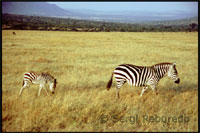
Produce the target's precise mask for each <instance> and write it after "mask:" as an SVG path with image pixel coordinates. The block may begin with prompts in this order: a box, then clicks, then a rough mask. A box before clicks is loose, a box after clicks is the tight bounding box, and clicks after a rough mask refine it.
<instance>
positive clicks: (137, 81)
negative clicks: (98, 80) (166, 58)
mask: <svg viewBox="0 0 200 133" xmlns="http://www.w3.org/2000/svg"><path fill="white" fill-rule="evenodd" d="M113 75H114V77H115V79H116V83H117V85H116V89H117V92H116V94H117V96H118V98H119V89H120V88H121V87H122V86H123V85H124V84H125V83H126V82H127V83H128V84H129V85H131V86H144V88H143V90H142V92H141V94H140V96H142V95H143V93H144V91H145V90H146V89H147V88H148V86H150V87H151V88H152V90H153V91H155V88H156V86H157V84H158V82H159V80H160V79H161V78H163V77H164V76H165V75H167V76H168V77H170V78H171V79H172V80H174V81H175V83H179V82H180V79H179V78H178V77H177V76H178V72H177V70H176V64H175V63H160V64H155V65H153V66H150V67H147V66H135V65H131V64H121V65H119V66H117V67H116V68H115V70H114V72H113V73H112V76H111V78H110V80H109V82H108V84H107V90H109V89H110V87H111V85H112V78H113Z"/></svg>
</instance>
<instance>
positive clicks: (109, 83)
mask: <svg viewBox="0 0 200 133" xmlns="http://www.w3.org/2000/svg"><path fill="white" fill-rule="evenodd" d="M112 79H113V73H112V75H111V78H110V80H109V81H108V84H107V90H108V91H109V90H110V87H111V85H112Z"/></svg>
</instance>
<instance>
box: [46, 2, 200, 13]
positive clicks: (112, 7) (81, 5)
mask: <svg viewBox="0 0 200 133" xmlns="http://www.w3.org/2000/svg"><path fill="white" fill-rule="evenodd" d="M49 3H53V4H56V5H58V6H60V7H62V8H65V9H67V8H69V9H92V10H102V11H121V10H141V11H144V10H145V11H155V10H157V11H186V12H190V13H196V14H197V13H198V2H49Z"/></svg>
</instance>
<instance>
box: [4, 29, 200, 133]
mask: <svg viewBox="0 0 200 133" xmlns="http://www.w3.org/2000/svg"><path fill="white" fill-rule="evenodd" d="M12 32H13V31H6V30H3V31H2V130H3V131H166V132H167V131H197V130H198V33H184V32H176V33H173V32H172V33H161V32H157V33H153V32H152V33H150V32H149V33H142V32H141V33H136V32H132V33H120V32H110V33H109V32H107V33H105V32H98V33H91V32H90V33H89V32H81V33H80V32H59V31H15V32H16V34H17V35H16V36H14V35H12ZM160 62H176V63H177V70H178V72H179V77H180V79H181V80H180V81H181V82H180V84H179V85H177V84H174V82H173V81H172V80H171V79H169V78H167V77H165V78H163V79H162V80H161V81H160V82H159V85H158V87H157V91H158V95H155V94H154V93H152V91H151V90H150V89H149V90H147V91H146V92H145V93H144V95H143V97H139V94H140V92H141V89H142V88H140V87H131V86H128V85H127V84H125V85H124V86H123V87H122V89H121V91H120V95H121V99H119V100H117V99H116V97H115V87H114V85H113V86H112V88H111V90H110V91H107V90H106V84H107V82H108V80H109V79H110V76H111V73H112V71H113V69H114V68H115V67H116V66H117V65H119V64H122V63H130V64H135V65H145V66H150V65H153V64H156V63H160ZM26 71H37V72H49V73H51V74H52V75H53V76H54V77H55V78H56V79H57V81H58V85H57V88H56V92H55V94H54V95H51V96H48V95H47V94H46V92H45V91H44V90H42V91H41V95H40V97H37V92H38V89H39V86H37V85H33V86H31V87H30V88H27V89H25V90H24V92H23V94H22V96H21V97H19V96H18V93H19V90H20V88H21V86H22V79H23V73H24V72H26ZM144 115H146V116H148V121H147V120H144V118H143V117H144ZM136 116H137V117H136ZM156 117H157V118H158V117H160V118H162V120H160V121H158V119H157V121H156V119H154V120H153V118H156ZM170 117H173V118H171V119H170ZM134 118H135V119H134ZM136 118H137V119H136ZM165 118H166V119H168V118H169V119H168V121H166V119H165ZM179 118H180V119H179ZM172 119H173V120H172ZM181 119H182V120H181ZM134 120H135V122H134Z"/></svg>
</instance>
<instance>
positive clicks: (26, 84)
mask: <svg viewBox="0 0 200 133" xmlns="http://www.w3.org/2000/svg"><path fill="white" fill-rule="evenodd" d="M27 86H28V83H27V82H25V83H24V85H23V87H22V88H21V89H20V91H19V96H21V95H22V92H23V90H24V88H26V87H27Z"/></svg>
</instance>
